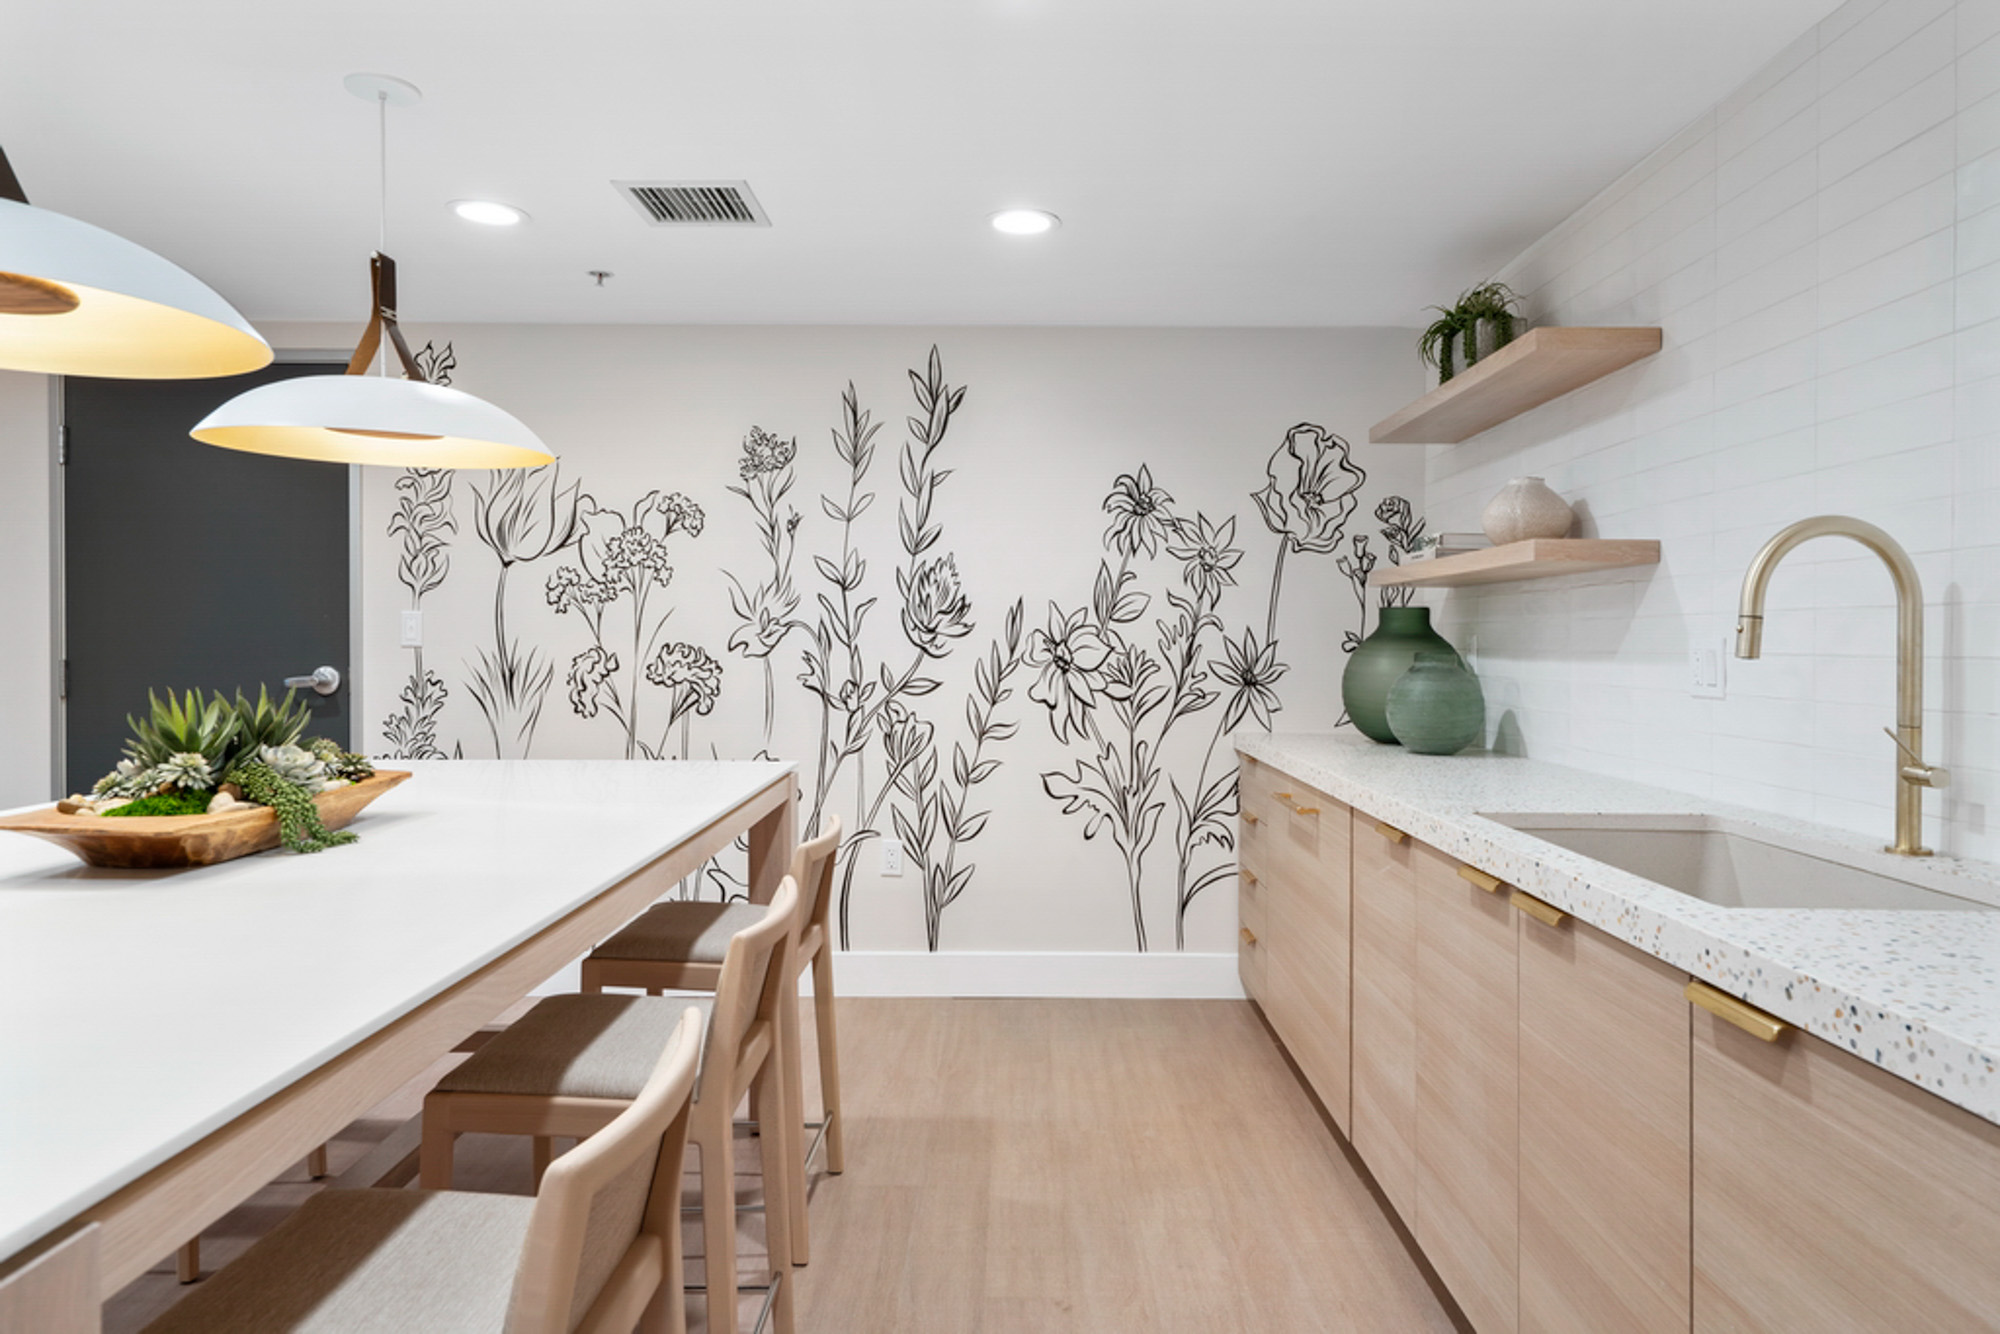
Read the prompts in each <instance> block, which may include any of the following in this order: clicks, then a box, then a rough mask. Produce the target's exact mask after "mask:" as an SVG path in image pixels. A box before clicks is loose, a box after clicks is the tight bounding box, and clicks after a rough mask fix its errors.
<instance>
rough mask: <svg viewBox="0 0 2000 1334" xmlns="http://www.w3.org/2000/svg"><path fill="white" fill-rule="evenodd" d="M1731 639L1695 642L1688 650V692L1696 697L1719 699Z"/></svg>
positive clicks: (1724, 681)
mask: <svg viewBox="0 0 2000 1334" xmlns="http://www.w3.org/2000/svg"><path fill="white" fill-rule="evenodd" d="M1733 642H1734V641H1733V640H1729V639H1717V640H1711V641H1709V642H1708V643H1700V642H1697V643H1696V644H1695V645H1694V646H1693V647H1692V648H1690V649H1689V650H1688V694H1690V695H1692V696H1693V697H1694V698H1696V699H1721V698H1723V693H1724V688H1725V686H1726V685H1727V679H1726V678H1727V673H1728V668H1727V667H1726V666H1724V664H1725V663H1727V662H1728V661H1729V653H1730V649H1731V646H1732V644H1733Z"/></svg>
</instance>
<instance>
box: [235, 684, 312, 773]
mask: <svg viewBox="0 0 2000 1334" xmlns="http://www.w3.org/2000/svg"><path fill="white" fill-rule="evenodd" d="M216 699H217V700H218V701H220V700H221V699H222V696H221V695H219V694H218V695H217V696H216ZM224 707H226V708H230V709H232V710H233V712H234V713H235V716H236V725H237V729H238V731H239V736H238V739H237V744H236V750H235V754H234V755H233V756H232V757H231V758H232V759H234V758H236V757H238V756H240V757H242V758H244V759H254V758H255V757H256V756H257V754H258V752H259V751H261V750H263V749H264V748H265V747H266V746H290V745H293V744H296V743H297V741H298V739H299V737H300V735H301V734H303V733H304V732H305V730H306V724H307V723H309V722H311V721H312V705H310V704H308V703H307V702H306V701H304V700H302V699H300V698H299V697H298V692H297V691H296V690H287V691H286V692H285V697H284V698H283V699H282V700H279V701H278V702H277V703H276V704H273V703H272V702H271V692H270V691H269V690H268V689H266V688H265V687H263V686H258V687H257V702H256V703H255V704H252V703H251V702H250V700H249V698H248V697H247V696H246V695H244V693H243V692H242V691H241V690H239V691H237V692H236V702H235V703H234V704H233V705H227V704H226V705H224Z"/></svg>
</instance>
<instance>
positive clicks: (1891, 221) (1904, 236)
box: [1819, 176, 1958, 280]
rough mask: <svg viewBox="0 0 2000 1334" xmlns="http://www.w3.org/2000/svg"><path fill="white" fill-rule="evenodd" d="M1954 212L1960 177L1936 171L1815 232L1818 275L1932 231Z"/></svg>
mask: <svg viewBox="0 0 2000 1334" xmlns="http://www.w3.org/2000/svg"><path fill="white" fill-rule="evenodd" d="M1957 217H1958V183H1957V180H1956V178H1955V177H1952V176H1940V177H1938V178H1937V179H1936V180H1933V181H1930V182H1928V183H1926V184H1924V185H1920V186H1918V187H1917V188H1916V189H1914V190H1912V191H1910V192H1909V193H1908V194H1906V195H1903V196H1901V197H1899V198H1896V199H1892V200H1890V201H1889V202H1888V203H1886V204H1884V205H1882V207H1880V208H1878V209H1873V210H1871V211H1870V212H1868V213H1864V214H1863V215H1862V216H1860V217H1859V218H1856V219H1855V220H1854V221H1852V222H1850V223H1848V224H1846V225H1845V226H1842V227H1836V228H1834V229H1833V230H1832V231H1829V232H1826V233H1824V234H1823V235H1822V236H1821V237H1820V238H1819V275H1820V278H1821V279H1822V280H1825V279H1827V278H1831V277H1834V276H1835V275H1837V274H1842V273H1847V272H1849V271H1850V270H1853V269H1857V268H1860V267H1861V266H1862V265H1864V264H1866V263H1868V262H1869V261H1870V260H1874V259H1880V258H1881V257H1882V256H1883V255H1886V254H1888V253H1889V252H1890V251H1892V250H1900V249H1902V248H1903V247H1904V246H1906V245H1909V244H1910V243H1911V242H1913V241H1918V240H1921V239H1922V238H1924V237H1926V236H1930V235H1932V234H1933V233H1935V232H1941V231H1946V230H1949V229H1950V227H1951V225H1952V223H1953V222H1954V221H1955V220H1956V219H1957Z"/></svg>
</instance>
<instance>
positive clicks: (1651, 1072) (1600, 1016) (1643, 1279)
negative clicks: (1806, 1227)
mask: <svg viewBox="0 0 2000 1334" xmlns="http://www.w3.org/2000/svg"><path fill="white" fill-rule="evenodd" d="M1517 923H1518V926H1519V931H1520V976H1521V1000H1520V1016H1521V1018H1520V1025H1521V1026H1520V1081H1521V1172H1520V1191H1521V1208H1520V1229H1521V1240H1520V1257H1521V1258H1520V1266H1521V1274H1520V1321H1521V1329H1522V1330H1523V1331H1524V1334H1555V1332H1556V1331H1562V1332H1563V1334H1601V1331H1605V1330H1618V1331H1620V1332H1621V1334H1654V1332H1655V1331H1659V1332H1661V1334H1664V1332H1665V1331H1669V1330H1676V1331H1681V1334H1685V1332H1686V1330H1687V1328H1688V1319H1689V1315H1688V1312H1689V1301H1690V1294H1689V1286H1690V1267H1691V1259H1690V1253H1689V1252H1690V1246H1689V1236H1688V1228H1689V1199H1688V1171H1689V1153H1690V1150H1689V1144H1688V1139H1689V1123H1688V1080H1689V1075H1688V1062H1689V1051H1688V1042H1689V1010H1690V1008H1691V1007H1690V1006H1689V1005H1688V1003H1687V1000H1686V997H1685V996H1684V995H1683V988H1684V987H1685V985H1686V983H1687V974H1685V973H1683V972H1681V971H1680V970H1679V969H1676V968H1670V967H1668V966H1667V965H1666V964H1663V963H1661V962H1660V961H1659V960H1658V959H1655V958H1653V957H1652V956H1651V955H1648V954H1643V953H1641V952H1640V951H1638V950H1636V949H1633V948H1632V947H1631V946H1629V945H1626V944H1624V943H1623V942H1621V941H1618V940H1614V939H1613V938H1612V937H1610V936H1608V935H1606V934H1605V933H1603V932H1602V931H1599V930H1597V929H1596V928H1594V927H1591V926H1587V925H1585V924H1584V923H1581V922H1578V921H1577V920H1576V919H1575V918H1573V917H1564V918H1563V919H1562V920H1561V922H1560V923H1558V924H1556V925H1553V926H1552V925H1549V924H1547V923H1545V922H1544V921H1542V920H1540V919H1538V918H1536V917H1533V916H1531V915H1529V914H1528V913H1526V912H1522V913H1518V914H1517Z"/></svg>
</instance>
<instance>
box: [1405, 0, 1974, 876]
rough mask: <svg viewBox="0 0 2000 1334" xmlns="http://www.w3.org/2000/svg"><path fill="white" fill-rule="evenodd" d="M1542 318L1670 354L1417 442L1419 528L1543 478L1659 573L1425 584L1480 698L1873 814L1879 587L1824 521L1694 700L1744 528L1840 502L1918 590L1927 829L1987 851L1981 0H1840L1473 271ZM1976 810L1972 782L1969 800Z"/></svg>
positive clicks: (1492, 708) (1887, 653)
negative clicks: (1920, 585) (1550, 220)
mask: <svg viewBox="0 0 2000 1334" xmlns="http://www.w3.org/2000/svg"><path fill="white" fill-rule="evenodd" d="M1499 276H1500V277H1501V278H1502V279H1504V280H1506V281H1507V282H1509V283H1511V284H1512V285H1513V286H1514V287H1515V288H1516V290H1518V291H1519V292H1521V293H1522V294H1524V296H1525V297H1526V299H1527V305H1528V308H1529V310H1530V313H1531V314H1532V316H1533V318H1534V320H1535V321H1536V322H1537V323H1548V324H1659V325H1662V326H1664V328H1665V340H1666V346H1665V350H1664V351H1663V352H1662V353H1661V354H1660V355H1659V356H1657V357H1655V358H1653V359H1651V360H1650V361H1647V362H1644V363H1641V364H1640V365H1638V366H1636V367H1633V368H1631V369H1629V370H1626V371H1623V372H1621V373H1619V374H1617V375H1615V376H1613V377H1611V378H1609V379H1607V380H1604V381H1601V382H1599V383H1598V384H1596V385H1594V386H1592V387H1590V388H1587V389H1585V390H1583V391H1581V392H1579V393H1577V394H1575V395H1573V396H1571V397H1569V398H1567V399H1563V400H1559V401H1558V402H1556V403H1555V404H1552V405H1550V406H1548V407H1545V408H1542V409H1540V410H1538V411H1536V412H1533V413H1530V414H1528V415H1526V416H1524V417H1521V418H1518V419H1516V420H1515V421H1513V422H1511V423H1508V424H1507V425H1504V426H1502V427H1500V428H1498V429H1496V430H1494V431H1492V432H1489V433H1487V434H1486V435H1483V436H1480V437H1478V438H1476V439H1475V440H1473V441H1471V442H1468V443H1466V444H1464V445H1461V446H1458V447H1455V448H1449V449H1433V450H1431V451H1428V452H1429V455H1430V457H1429V463H1428V488H1427V493H1426V495H1427V503H1428V506H1429V510H1430V515H1431V519H1432V522H1433V525H1434V526H1435V527H1438V528H1449V529H1452V530H1458V529H1462V528H1475V529H1476V527H1477V521H1478V516H1479V511H1480V509H1481V507H1482V506H1483V504H1484V502H1485V501H1486V499H1487V498H1488V497H1489V496H1490V495H1491V494H1492V493H1493V492H1494V491H1495V490H1497V489H1498V487H1499V486H1500V485H1501V484H1502V483H1503V482H1504V481H1505V480H1506V479H1508V478H1509V477H1513V476H1519V475H1524V474H1526V475H1541V476H1545V477H1546V478H1547V479H1548V480H1549V482H1550V484H1551V485H1553V486H1554V487H1556V488H1557V489H1558V490H1560V491H1562V492H1563V493H1564V494H1565V495H1567V496H1568V497H1570V498H1571V499H1572V500H1574V501H1576V502H1578V503H1579V508H1580V509H1582V510H1583V511H1584V512H1585V521H1584V528H1583V532H1584V534H1585V535H1591V536H1604V537H1652V538H1658V539H1660V540H1661V542H1662V543H1663V544H1664V559H1663V561H1662V563H1661V564H1660V565H1659V567H1658V568H1657V569H1654V570H1651V571H1648V572H1644V573H1641V574H1638V575H1635V576H1633V577H1630V578H1623V579H1603V578H1597V579H1588V578H1578V579H1569V580H1558V581H1550V582H1548V583H1542V584H1522V585H1516V586H1505V587H1501V588H1497V589H1495V590H1492V591H1488V592H1472V591H1469V590H1468V591H1461V592H1453V593H1450V594H1448V595H1439V596H1438V598H1437V600H1438V601H1439V602H1440V604H1441V605H1442V606H1443V607H1444V608H1445V611H1444V614H1443V618H1442V621H1443V624H1444V625H1445V626H1446V633H1447V634H1450V635H1452V636H1453V637H1454V638H1455V639H1457V640H1459V641H1460V642H1462V643H1464V642H1468V641H1470V640H1471V639H1472V638H1473V637H1475V636H1476V638H1477V647H1478V661H1479V668H1480V673H1481V676H1482V678H1483V680H1484V682H1485V685H1486V690H1487V696H1488V701H1489V706H1488V712H1489V726H1491V725H1493V724H1494V723H1495V722H1496V721H1502V720H1504V722H1505V728H1504V731H1503V732H1502V736H1501V740H1502V742H1503V744H1506V745H1508V746H1511V747H1512V748H1515V749H1524V750H1525V751H1526V752H1527V753H1528V754H1531V755H1535V756H1538V757H1540V758H1544V759H1549V760H1555V761H1559V762H1563V763H1568V764H1574V765H1580V766H1582V767H1585V768H1589V769H1596V770H1602V771H1605V772H1615V773H1621V774H1630V775H1632V776H1634V777H1636V778H1640V779H1644V780H1649V781H1653V782H1659V783H1663V784H1666V785H1669V786H1672V787H1677V788H1682V789H1686V790H1690V791H1694V792H1699V793H1710V794H1713V795H1714V796H1716V797H1719V798H1726V799H1729V800H1734V801H1740V802H1745V803H1748V804H1750V805H1752V806H1756V807H1760V808H1764V809H1769V810H1774V811H1783V812H1786V813H1789V814H1792V815H1797V816H1801V817H1805V818H1809V819H1815V820H1818V821H1821V822H1823V823H1827V824H1831V825H1836V826H1841V827H1845V828H1852V829H1857V830H1866V831H1869V832H1871V833H1874V832H1880V833H1883V834H1885V835H1886V833H1887V832H1888V830H1889V828H1890V824H1891V813H1890V812H1891V798H1892V791H1891V788H1892V780H1891V773H1892V747H1891V744H1890V742H1889V741H1888V740H1887V739H1886V738H1885V737H1883V735H1882V733H1881V728H1882V727H1883V726H1884V725H1886V724H1888V723H1891V722H1892V721H1893V720H1894V703H1895V697H1894V693H1893V688H1894V673H1893V668H1892V656H1891V655H1892V652H1893V647H1894V629H1893V613H1892V612H1891V610H1890V608H1891V607H1892V606H1893V597H1892V594H1891V590H1890V585H1889V580H1888V577H1887V575H1886V574H1885V573H1884V572H1883V571H1882V570H1881V568H1880V566H1879V564H1877V563H1876V562H1875V560H1874V558H1873V557H1871V556H1867V555H1866V554H1865V553H1863V552H1862V551H1861V549H1860V548H1858V547H1855V546H1853V545H1852V544H1851V543H1845V542H1839V541H1830V540H1829V541H1820V542H1815V543H1812V544H1809V545H1808V546H1806V547H1805V548H1803V549H1802V550H1800V551H1799V552H1797V553H1796V554H1795V555H1793V556H1792V557H1791V558H1789V559H1788V560H1787V562H1786V563H1785V565H1784V566H1783V567H1781V568H1780V570H1779V572H1778V574H1777V576H1776V578H1775V579H1774V580H1773V582H1772V584H1771V588H1770V598H1769V603H1768V613H1769V616H1768V620H1767V622H1766V635H1765V657H1764V658H1763V660H1762V661H1759V662H1735V661H1731V662H1729V663H1728V664H1727V666H1728V668H1729V677H1728V684H1727V689H1728V697H1727V698H1726V699H1723V700H1719V701H1717V700H1697V699H1693V698H1690V695H1689V689H1688V679H1687V678H1688V675H1689V673H1688V669H1687V666H1686V661H1687V656H1688V651H1689V649H1690V647H1691V646H1693V645H1695V644H1719V643H1721V642H1722V641H1723V639H1724V638H1725V637H1726V636H1727V634H1728V632H1729V631H1730V629H1731V628H1732V626H1733V624H1734V614H1735V606H1736V598H1737V592H1738V589H1739V587H1740V582H1741V579H1742V576H1743V572H1744V568H1745V566H1746V565H1747V564H1748V562H1749V560H1750V558H1751V556H1752V554H1753V553H1754V552H1755V551H1756V550H1757V548H1758V547H1759V546H1760V545H1761V544H1762V543H1763V542H1764V541H1765V540H1766V539H1767V538H1769V537H1770V536H1771V535H1772V534H1773V533H1775V532H1777V530H1778V529H1779V528H1781V527H1783V526H1784V525H1785V524H1787V523H1789V522H1791V521H1792V520H1794V519H1798V518H1802V517H1805V516H1807V515H1810V514H1816V513H1823V512H1832V513H1843V514H1853V515H1858V516H1860V517H1862V518H1864V519H1868V520H1870V521H1872V522H1874V523H1877V524H1880V525H1881V526H1882V527H1884V528H1886V529H1888V530H1889V531H1890V532H1891V533H1893V534H1894V535H1895V536H1896V537H1897V538H1898V539H1899V540H1900V541H1902V543H1903V544H1904V545H1905V546H1906V547H1908V548H1909V549H1910V551H1911V552H1912V553H1913V554H1914V556H1915V557H1916V560H1917V563H1918V566H1919V568H1920V570H1921V572H1922V576H1923V581H1924V589H1925V595H1926V599H1927V616H1926V622H1927V628H1926V634H1927V637H1928V641H1929V652H1930V663H1929V670H1928V673H1927V684H1926V689H1927V702H1928V705H1929V709H1928V718H1927V723H1928V725H1929V727H1930V729H1931V731H1930V738H1931V740H1930V745H1931V747H1932V749H1933V752H1934V754H1933V755H1932V757H1931V758H1933V759H1942V761H1943V762H1944V763H1946V764H1947V765H1950V766H1951V767H1952V770H1953V785H1952V787H1951V788H1950V789H1949V790H1947V791H1946V792H1945V793H1943V794H1942V799H1939V798H1937V797H1932V798H1929V799H1928V800H1927V804H1928V806H1929V809H1930V811H1931V813H1932V814H1931V821H1930V826H1931V828H1930V836H1931V838H1933V839H1934V840H1936V842H1937V845H1938V846H1940V847H1941V848H1943V849H1945V850H1948V851H1951V852H1954V853H1958V854H1961V855H1967V856H1974V857H1980V858H1993V857H1995V856H2000V829H1996V827H1995V826H1996V825H2000V808H1996V807H1994V803H1995V802H1996V801H2000V693H1996V690H1997V689H2000V560H1996V556H2000V378H1995V377H1996V375H2000V4H1995V3H1993V2H1992V0H1962V2H1961V3H1953V2H1952V0H1855V2H1854V3H1851V4H1848V5H1846V6H1844V7H1843V8H1841V9H1840V10H1838V11H1836V12H1835V13H1834V14H1833V15H1832V16H1831V17H1829V18H1828V19H1827V20H1826V21H1825V22H1824V23H1822V24H1821V25H1820V26H1819V27H1818V28H1817V29H1815V30H1814V31H1812V32H1810V33H1808V34H1807V35H1806V36H1805V37H1804V38H1802V39H1801V40H1800V41H1799V42H1797V43H1796V44H1794V45H1793V46H1792V47H1791V48H1790V49H1789V50H1788V51H1786V52H1785V53H1784V54H1783V55H1782V56H1780V57H1779V58H1778V59H1777V60H1776V61H1775V62H1773V63H1772V64H1771V66H1770V67H1769V68H1767V69H1766V70H1765V71H1764V72H1763V73H1761V74H1760V75H1759V76H1758V77H1757V78H1756V79H1755V80H1753V81H1752V82H1751V83H1750V84H1749V85H1748V86H1747V87H1745V88H1744V89H1742V90H1741V91H1740V92H1738V93H1737V94H1736V95H1734V96H1732V97H1731V98H1729V99H1728V100H1727V101H1725V102H1724V103H1723V104H1722V105H1720V106H1718V107H1717V108H1715V109H1714V110H1713V111H1712V112H1711V113H1710V114H1708V115H1706V116H1704V117H1702V118H1701V119H1700V120H1699V121H1697V122H1696V123H1695V124H1693V125H1691V126H1689V127H1688V128H1687V129H1686V130H1685V131H1684V132H1683V133H1682V134H1680V135H1679V136H1678V137H1676V138H1675V139H1674V140H1673V141H1672V142H1670V143H1669V144H1667V145H1666V146H1665V147H1664V148H1662V149H1661V150H1660V151H1659V152H1658V153H1656V154H1654V155H1653V156H1652V157H1651V158H1650V159H1649V160H1648V161H1646V162H1645V163H1644V164H1643V165H1641V166H1640V167H1639V168H1637V169H1636V170H1634V171H1633V172H1632V173H1630V174H1629V175H1628V176H1626V177H1625V178H1624V179H1622V180H1620V181H1619V182H1617V183H1616V184H1615V185H1613V186H1612V187H1611V188H1609V189H1607V190H1606V191H1605V192H1604V193H1603V194H1602V195H1600V196H1599V197H1598V198H1597V199H1595V200H1594V201H1593V202H1591V203H1590V204H1589V205H1588V206H1586V207H1585V208H1584V209H1583V210H1581V211H1580V212H1579V213H1578V214H1577V215H1575V216H1574V217H1572V218H1571V219H1569V220H1568V221H1567V222H1565V223H1564V224H1563V225H1562V226H1561V227H1559V228H1557V229H1556V230H1555V231H1554V232H1552V233H1551V234H1550V235H1549V236H1547V237H1545V238H1544V239H1543V240H1542V241H1540V242H1539V243H1538V244H1537V245H1536V246H1535V247H1533V248H1532V249H1530V250H1529V251H1528V252H1527V253H1526V254H1524V255H1522V256H1521V257H1520V258H1519V259H1518V260H1516V261H1515V262H1514V263H1513V264H1511V265H1509V266H1508V267H1507V268H1506V269H1505V270H1503V271H1502V272H1501V274H1500V275H1499ZM1989 808H1993V809H1991V810H1990V812H1989Z"/></svg>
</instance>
